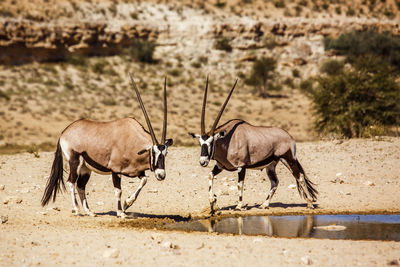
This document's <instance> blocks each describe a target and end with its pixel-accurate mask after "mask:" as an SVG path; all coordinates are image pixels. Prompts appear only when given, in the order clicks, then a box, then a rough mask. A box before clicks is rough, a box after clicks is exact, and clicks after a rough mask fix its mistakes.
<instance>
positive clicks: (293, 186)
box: [288, 184, 297, 189]
mask: <svg viewBox="0 0 400 267" xmlns="http://www.w3.org/2000/svg"><path fill="white" fill-rule="evenodd" d="M288 188H289V189H295V188H297V186H296V185H295V184H290V185H289V186H288Z"/></svg>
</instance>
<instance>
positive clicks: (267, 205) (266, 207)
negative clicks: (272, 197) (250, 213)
mask: <svg viewBox="0 0 400 267" xmlns="http://www.w3.org/2000/svg"><path fill="white" fill-rule="evenodd" d="M260 208H262V209H269V203H268V204H262V205H261V206H260Z"/></svg>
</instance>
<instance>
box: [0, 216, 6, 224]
mask: <svg viewBox="0 0 400 267" xmlns="http://www.w3.org/2000/svg"><path fill="white" fill-rule="evenodd" d="M7 221H8V216H0V224H3V223H6V222H7Z"/></svg>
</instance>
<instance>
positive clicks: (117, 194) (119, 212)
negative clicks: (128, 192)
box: [111, 172, 126, 218]
mask: <svg viewBox="0 0 400 267" xmlns="http://www.w3.org/2000/svg"><path fill="white" fill-rule="evenodd" d="M111 175H112V181H113V185H114V194H115V197H116V199H117V216H118V217H121V218H125V217H126V214H125V212H124V211H123V210H122V206H121V195H122V190H121V177H120V176H119V175H118V174H116V173H115V172H112V173H111Z"/></svg>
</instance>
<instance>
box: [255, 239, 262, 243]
mask: <svg viewBox="0 0 400 267" xmlns="http://www.w3.org/2000/svg"><path fill="white" fill-rule="evenodd" d="M253 243H262V239H261V238H254V239H253Z"/></svg>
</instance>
